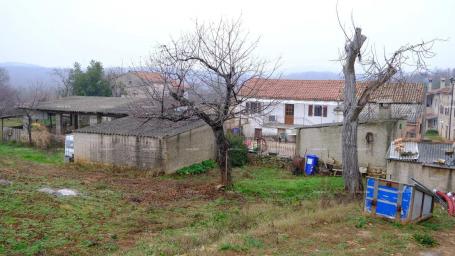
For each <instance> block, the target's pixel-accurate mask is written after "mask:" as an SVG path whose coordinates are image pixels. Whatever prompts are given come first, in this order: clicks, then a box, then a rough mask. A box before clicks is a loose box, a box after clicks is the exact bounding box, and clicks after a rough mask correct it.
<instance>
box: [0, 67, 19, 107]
mask: <svg viewBox="0 0 455 256" xmlns="http://www.w3.org/2000/svg"><path fill="white" fill-rule="evenodd" d="M15 100H16V91H15V90H14V89H13V88H12V87H11V86H10V84H9V76H8V72H7V71H6V70H5V69H2V68H0V116H2V115H4V114H6V113H8V112H10V111H11V110H12V109H13V108H14V106H15V104H16V101H15Z"/></svg>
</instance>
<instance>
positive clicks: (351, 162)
mask: <svg viewBox="0 0 455 256" xmlns="http://www.w3.org/2000/svg"><path fill="white" fill-rule="evenodd" d="M343 72H344V77H345V90H344V98H345V99H344V104H345V106H344V107H345V109H344V113H343V115H344V118H343V130H342V137H341V138H342V145H343V152H342V158H343V178H344V187H345V190H346V191H348V192H349V193H350V194H351V195H356V194H357V193H359V192H361V191H363V184H362V176H361V174H360V171H359V164H358V155H357V126H358V120H357V118H353V115H354V112H355V110H356V108H357V99H356V87H355V84H356V79H355V70H354V68H353V67H352V68H351V67H344V69H343Z"/></svg>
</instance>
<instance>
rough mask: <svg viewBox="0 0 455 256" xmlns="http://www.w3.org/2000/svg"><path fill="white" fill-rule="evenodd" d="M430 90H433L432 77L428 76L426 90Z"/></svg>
mask: <svg viewBox="0 0 455 256" xmlns="http://www.w3.org/2000/svg"><path fill="white" fill-rule="evenodd" d="M432 90H433V78H428V86H427V92H430V91H432Z"/></svg>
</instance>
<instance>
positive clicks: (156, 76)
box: [134, 71, 163, 82]
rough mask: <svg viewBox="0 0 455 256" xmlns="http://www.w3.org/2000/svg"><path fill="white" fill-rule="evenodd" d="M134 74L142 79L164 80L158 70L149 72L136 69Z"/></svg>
mask: <svg viewBox="0 0 455 256" xmlns="http://www.w3.org/2000/svg"><path fill="white" fill-rule="evenodd" d="M134 74H135V75H136V76H137V77H139V78H140V79H144V80H147V81H154V82H163V78H162V77H161V74H160V73H158V72H148V71H136V72H134Z"/></svg>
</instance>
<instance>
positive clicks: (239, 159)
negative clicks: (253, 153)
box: [227, 134, 248, 167]
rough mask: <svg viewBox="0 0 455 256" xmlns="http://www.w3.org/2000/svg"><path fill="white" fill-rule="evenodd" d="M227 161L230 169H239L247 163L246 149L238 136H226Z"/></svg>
mask: <svg viewBox="0 0 455 256" xmlns="http://www.w3.org/2000/svg"><path fill="white" fill-rule="evenodd" d="M227 139H228V141H229V149H230V150H229V160H230V164H231V166H232V167H241V166H243V165H245V164H246V163H247V161H248V148H247V147H246V145H245V143H244V141H243V138H242V137H241V136H238V135H233V134H228V135H227Z"/></svg>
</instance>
